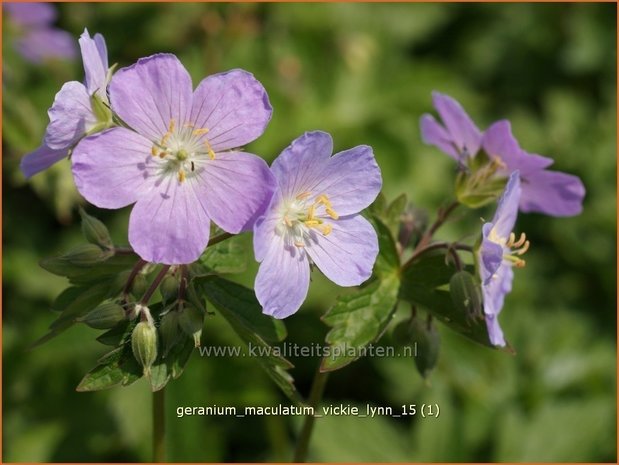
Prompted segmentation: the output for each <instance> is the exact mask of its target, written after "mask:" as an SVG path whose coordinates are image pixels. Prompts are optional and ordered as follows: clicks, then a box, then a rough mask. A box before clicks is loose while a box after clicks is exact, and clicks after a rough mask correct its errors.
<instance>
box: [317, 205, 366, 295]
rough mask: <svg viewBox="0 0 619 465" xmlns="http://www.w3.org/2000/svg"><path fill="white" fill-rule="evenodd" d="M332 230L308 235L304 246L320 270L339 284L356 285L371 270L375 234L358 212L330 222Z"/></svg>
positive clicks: (364, 278)
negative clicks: (328, 232) (307, 240)
mask: <svg viewBox="0 0 619 465" xmlns="http://www.w3.org/2000/svg"><path fill="white" fill-rule="evenodd" d="M330 224H331V225H332V227H333V229H332V231H331V233H330V234H329V235H327V236H323V235H322V234H320V233H316V232H315V233H314V234H312V235H311V238H310V243H309V244H308V245H307V247H306V250H307V253H308V254H309V256H310V257H311V258H312V260H313V261H314V263H315V264H316V266H318V268H320V271H322V272H323V274H324V275H325V276H326V277H327V278H329V279H330V280H331V281H333V282H334V283H335V284H337V285H339V286H357V285H359V284H361V283H362V282H364V281H366V280H367V279H368V278H369V277H370V276H371V274H372V268H373V267H374V262H376V257H377V255H378V238H377V236H376V231H374V228H373V227H372V225H371V224H370V223H369V222H368V221H367V220H366V219H365V218H363V217H362V216H361V215H353V216H349V217H345V218H340V219H339V220H337V221H334V222H332V223H330Z"/></svg>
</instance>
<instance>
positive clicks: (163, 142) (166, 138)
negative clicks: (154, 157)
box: [161, 131, 172, 146]
mask: <svg viewBox="0 0 619 465" xmlns="http://www.w3.org/2000/svg"><path fill="white" fill-rule="evenodd" d="M170 137H172V133H171V132H170V131H168V132H166V133H165V134H164V135H163V137H162V138H161V145H162V146H165V145H166V144H167V143H168V140H169V139H170Z"/></svg>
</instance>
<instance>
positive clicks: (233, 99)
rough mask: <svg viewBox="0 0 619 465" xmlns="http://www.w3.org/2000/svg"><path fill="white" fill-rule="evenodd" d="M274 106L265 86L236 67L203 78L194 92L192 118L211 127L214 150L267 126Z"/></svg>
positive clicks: (256, 134)
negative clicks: (270, 101)
mask: <svg viewBox="0 0 619 465" xmlns="http://www.w3.org/2000/svg"><path fill="white" fill-rule="evenodd" d="M272 112H273V110H272V108H271V104H270V103H269V98H268V96H267V93H266V91H265V90H264V87H263V86H262V84H260V82H258V81H257V80H256V78H254V76H253V75H252V74H251V73H248V72H247V71H243V70H240V69H235V70H232V71H228V72H225V73H219V74H214V75H212V76H208V77H207V78H205V79H203V80H202V82H200V84H199V85H198V87H197V88H196V90H195V92H194V95H193V104H192V108H191V117H190V121H191V123H192V124H194V125H195V127H196V128H208V130H209V131H208V134H207V135H206V136H205V137H206V138H207V139H208V140H209V142H210V144H211V146H212V147H213V150H215V152H217V151H220V150H228V149H232V148H237V147H241V146H242V145H245V144H247V143H249V142H251V141H253V140H255V139H257V138H258V137H259V136H260V135H261V134H262V133H263V132H264V130H265V128H266V126H267V124H268V122H269V120H270V119H271V114H272Z"/></svg>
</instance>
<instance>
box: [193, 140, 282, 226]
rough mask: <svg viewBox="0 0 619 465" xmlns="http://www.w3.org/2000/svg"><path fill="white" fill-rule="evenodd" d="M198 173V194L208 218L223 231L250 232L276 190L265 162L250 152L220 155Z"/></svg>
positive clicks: (222, 153)
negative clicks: (247, 230) (246, 230)
mask: <svg viewBox="0 0 619 465" xmlns="http://www.w3.org/2000/svg"><path fill="white" fill-rule="evenodd" d="M202 166H203V168H200V169H199V171H197V172H196V178H197V179H198V180H199V186H198V187H196V192H197V193H198V195H200V197H201V199H202V202H203V203H204V205H205V206H206V209H207V211H208V215H209V217H210V218H211V219H212V220H213V221H214V222H215V224H217V226H219V227H220V228H222V229H223V230H224V231H227V232H230V233H233V234H237V233H239V232H240V231H242V230H245V229H251V228H252V227H253V222H254V221H255V220H256V218H257V217H258V216H260V215H262V214H263V213H264V209H265V208H266V206H267V205H268V202H269V200H270V199H271V195H272V194H273V191H274V190H275V180H274V178H273V175H272V174H271V171H270V170H269V167H268V165H267V164H266V162H265V161H264V160H263V159H262V158H260V157H258V156H256V155H252V154H251V153H246V152H221V153H218V154H217V156H216V158H215V159H214V160H208V161H206V162H204V164H203V165H202Z"/></svg>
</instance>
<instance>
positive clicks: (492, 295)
mask: <svg viewBox="0 0 619 465" xmlns="http://www.w3.org/2000/svg"><path fill="white" fill-rule="evenodd" d="M513 279H514V272H513V270H512V267H511V266H510V265H507V264H504V265H502V266H501V267H500V268H499V269H498V270H497V272H496V274H495V275H494V277H493V278H492V279H491V280H490V282H489V283H488V284H485V285H484V286H483V287H482V291H483V295H484V313H485V317H486V326H487V328H488V336H489V337H490V342H491V343H492V345H495V346H499V347H504V346H505V339H504V337H503V331H502V330H501V327H500V326H499V321H498V316H499V313H500V312H501V310H502V309H503V303H504V301H505V296H506V295H507V294H509V293H510V292H511V290H512V281H513Z"/></svg>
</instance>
